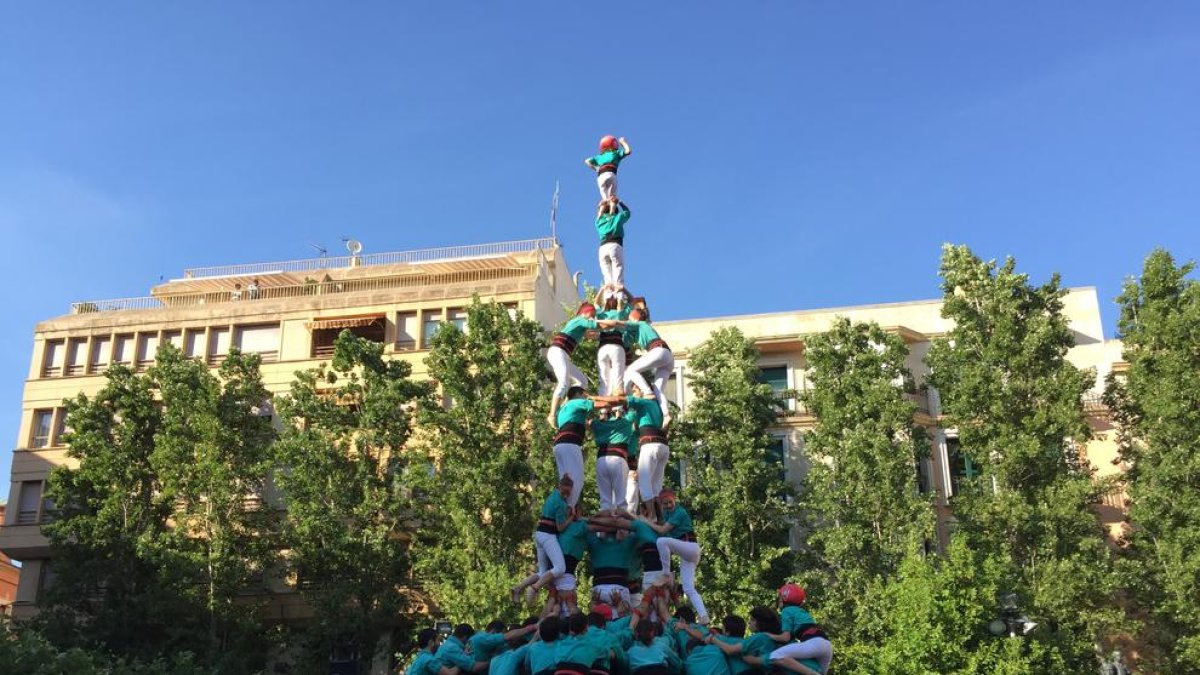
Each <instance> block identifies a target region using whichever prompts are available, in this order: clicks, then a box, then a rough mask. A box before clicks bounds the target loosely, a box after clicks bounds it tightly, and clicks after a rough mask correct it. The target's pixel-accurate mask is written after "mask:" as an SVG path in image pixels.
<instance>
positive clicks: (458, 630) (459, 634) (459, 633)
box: [454, 623, 475, 640]
mask: <svg viewBox="0 0 1200 675" xmlns="http://www.w3.org/2000/svg"><path fill="white" fill-rule="evenodd" d="M474 634H475V629H474V628H471V624H469V623H460V624H458V625H457V626H455V627H454V637H456V638H458V639H459V640H466V639H468V638H470V637H471V636H472V635H474Z"/></svg>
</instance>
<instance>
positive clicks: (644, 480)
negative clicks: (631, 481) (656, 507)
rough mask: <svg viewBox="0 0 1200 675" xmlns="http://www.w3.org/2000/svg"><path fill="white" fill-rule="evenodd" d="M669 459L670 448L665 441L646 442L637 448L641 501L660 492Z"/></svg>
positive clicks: (646, 500) (649, 498) (652, 497)
mask: <svg viewBox="0 0 1200 675" xmlns="http://www.w3.org/2000/svg"><path fill="white" fill-rule="evenodd" d="M669 461H671V449H670V448H668V447H667V444H666V443H647V444H645V445H643V446H642V447H641V448H639V449H638V470H637V474H638V491H639V492H641V493H642V501H644V502H648V501H650V500H652V499H654V498H655V497H657V496H658V493H660V492H662V489H663V478H664V477H665V475H666V471H667V462H669Z"/></svg>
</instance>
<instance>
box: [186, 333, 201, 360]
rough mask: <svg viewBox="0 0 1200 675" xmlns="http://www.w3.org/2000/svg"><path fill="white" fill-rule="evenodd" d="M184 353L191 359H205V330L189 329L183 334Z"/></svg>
mask: <svg viewBox="0 0 1200 675" xmlns="http://www.w3.org/2000/svg"><path fill="white" fill-rule="evenodd" d="M183 353H184V354H186V355H187V356H188V357H189V358H193V359H200V358H204V329H203V328H189V329H187V332H185V333H184V334H183Z"/></svg>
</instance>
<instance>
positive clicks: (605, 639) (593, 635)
mask: <svg viewBox="0 0 1200 675" xmlns="http://www.w3.org/2000/svg"><path fill="white" fill-rule="evenodd" d="M580 639H581V640H585V641H587V642H591V643H592V644H593V645H595V646H596V648H597V649H599V650H600V652H601V654H602V656H601V657H600V659H599V661H600V663H601V664H603V666H604V669H605V670H610V669H611V667H612V659H611V658H610V656H609V655H610V653H611V654H612V655H613V656H616V655H617V654H616V653H617V652H621V654H620V658H619V659H618V660H621V661H623V660H624V656H625V654H624V650H622V649H621V648H620V645H618V643H617V637H616V636H615V635H612V634H611V633H609V632H608V631H606V630H604V629H603V628H596V627H595V626H588V629H587V632H586V633H584V634H583V635H582V636H580Z"/></svg>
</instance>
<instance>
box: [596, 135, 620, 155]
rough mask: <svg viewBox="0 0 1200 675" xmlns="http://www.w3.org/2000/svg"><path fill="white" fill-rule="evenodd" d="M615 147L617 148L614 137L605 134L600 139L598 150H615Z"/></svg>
mask: <svg viewBox="0 0 1200 675" xmlns="http://www.w3.org/2000/svg"><path fill="white" fill-rule="evenodd" d="M616 149H617V139H616V137H614V136H605V137H604V138H601V139H600V151H601V152H604V151H605V150H616Z"/></svg>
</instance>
